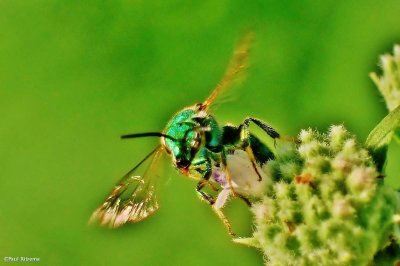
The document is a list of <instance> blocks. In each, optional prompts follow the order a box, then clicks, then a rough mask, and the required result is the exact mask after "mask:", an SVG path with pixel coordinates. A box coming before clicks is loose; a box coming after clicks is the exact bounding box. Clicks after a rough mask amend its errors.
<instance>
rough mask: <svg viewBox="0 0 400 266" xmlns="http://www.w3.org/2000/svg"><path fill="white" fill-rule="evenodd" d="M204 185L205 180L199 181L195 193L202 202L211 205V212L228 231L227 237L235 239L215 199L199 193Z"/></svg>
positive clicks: (201, 192) (230, 226)
mask: <svg viewBox="0 0 400 266" xmlns="http://www.w3.org/2000/svg"><path fill="white" fill-rule="evenodd" d="M206 183H207V180H205V179H202V180H200V181H199V183H197V186H196V192H197V193H198V195H199V196H200V198H201V199H202V200H204V201H205V202H208V203H209V204H210V205H211V207H212V209H213V211H214V212H215V213H216V214H217V216H218V218H219V219H221V221H222V222H223V223H224V225H225V227H226V229H227V230H228V233H229V235H231V236H232V237H235V236H236V234H235V233H234V232H233V231H232V225H231V223H230V222H229V220H228V218H226V216H225V214H224V213H223V212H222V210H221V208H220V207H219V204H216V201H215V199H214V198H213V197H212V196H211V195H209V194H207V193H205V192H204V191H201V189H203V188H204V186H205V185H206ZM221 193H222V191H221ZM217 200H218V199H217Z"/></svg>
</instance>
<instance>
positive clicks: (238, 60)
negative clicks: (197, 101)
mask: <svg viewBox="0 0 400 266" xmlns="http://www.w3.org/2000/svg"><path fill="white" fill-rule="evenodd" d="M253 37H254V34H253V32H247V33H246V34H245V35H244V36H243V37H242V38H241V39H240V41H239V42H238V44H237V45H236V48H235V50H234V53H233V55H232V58H231V61H230V62H229V65H228V68H227V69H226V71H225V74H224V76H223V77H222V79H221V81H220V82H219V83H218V85H217V86H216V87H215V89H214V90H213V91H212V92H211V94H210V96H208V98H207V99H206V100H205V101H204V102H203V104H202V106H203V108H204V109H208V108H209V107H210V106H211V105H212V104H213V103H214V102H215V99H216V98H217V97H218V96H219V95H221V94H222V93H223V92H224V91H225V90H226V89H227V88H229V86H230V85H231V84H232V82H233V81H234V80H235V79H236V78H238V77H239V76H240V75H241V74H243V73H244V72H245V71H246V69H247V67H248V64H249V62H248V61H249V50H250V46H251V43H252V41H253Z"/></svg>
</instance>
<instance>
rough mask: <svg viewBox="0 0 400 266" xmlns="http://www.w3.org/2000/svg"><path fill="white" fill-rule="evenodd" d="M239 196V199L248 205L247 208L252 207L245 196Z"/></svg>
mask: <svg viewBox="0 0 400 266" xmlns="http://www.w3.org/2000/svg"><path fill="white" fill-rule="evenodd" d="M237 196H238V198H239V199H241V200H243V201H244V202H245V203H246V204H247V206H249V207H251V202H250V200H249V199H248V198H246V197H245V196H243V195H241V194H237Z"/></svg>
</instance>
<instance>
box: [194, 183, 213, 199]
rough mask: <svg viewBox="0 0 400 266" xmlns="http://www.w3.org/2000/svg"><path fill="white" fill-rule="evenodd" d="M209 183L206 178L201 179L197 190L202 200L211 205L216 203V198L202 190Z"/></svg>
mask: <svg viewBox="0 0 400 266" xmlns="http://www.w3.org/2000/svg"><path fill="white" fill-rule="evenodd" d="M207 183H208V181H207V180H205V179H202V180H200V181H199V183H197V186H196V192H197V194H198V195H199V196H200V198H201V199H202V200H204V201H205V202H208V203H209V204H210V205H214V203H215V199H214V198H213V197H212V196H211V195H209V194H207V193H205V192H204V191H201V190H202V189H203V188H204V186H205V185H206V184H207Z"/></svg>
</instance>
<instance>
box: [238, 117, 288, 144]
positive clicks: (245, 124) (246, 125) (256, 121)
mask: <svg viewBox="0 0 400 266" xmlns="http://www.w3.org/2000/svg"><path fill="white" fill-rule="evenodd" d="M250 122H253V123H254V124H256V125H257V126H259V127H260V128H261V129H262V130H264V131H265V132H266V133H267V134H268V135H269V136H270V137H271V138H273V139H274V140H275V139H276V138H279V137H280V134H279V133H278V132H277V131H276V130H275V129H274V128H272V127H271V126H269V125H268V124H266V123H265V122H263V121H261V120H259V119H257V118H253V117H247V118H246V119H245V120H244V121H243V123H242V124H241V125H240V127H241V128H242V129H245V130H247V131H248V128H249V126H250Z"/></svg>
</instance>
